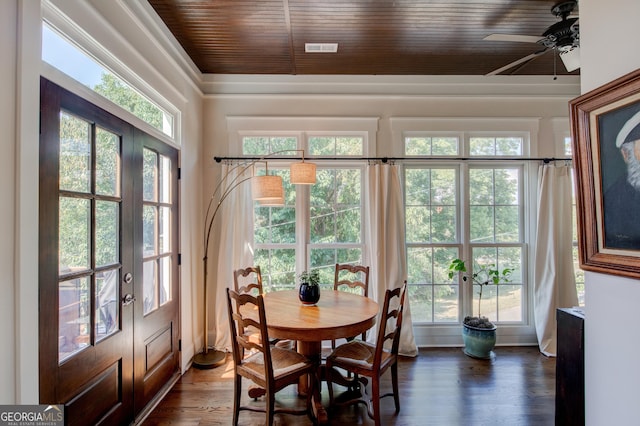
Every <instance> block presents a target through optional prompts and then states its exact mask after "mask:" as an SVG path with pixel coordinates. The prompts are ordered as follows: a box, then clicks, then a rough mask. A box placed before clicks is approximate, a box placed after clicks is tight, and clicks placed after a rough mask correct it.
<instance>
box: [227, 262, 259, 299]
mask: <svg viewBox="0 0 640 426" xmlns="http://www.w3.org/2000/svg"><path fill="white" fill-rule="evenodd" d="M251 274H253V277H252V278H251V279H250V280H251V282H249V283H246V284H245V283H244V282H243V283H241V282H240V281H241V278H240V277H243V278H247V277H248V276H250V275H251ZM233 289H234V290H235V291H236V292H238V293H240V294H253V295H254V296H257V295H259V294H264V290H263V288H262V272H261V271H260V266H257V265H256V266H248V267H246V268H241V269H236V270H235V271H233Z"/></svg>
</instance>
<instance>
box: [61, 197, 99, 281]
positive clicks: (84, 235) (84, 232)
mask: <svg viewBox="0 0 640 426" xmlns="http://www.w3.org/2000/svg"><path fill="white" fill-rule="evenodd" d="M59 209H60V212H59V228H60V233H59V237H58V238H59V240H58V247H59V248H58V250H59V263H58V268H59V272H60V274H61V275H65V274H69V273H71V272H77V271H81V270H84V269H88V268H89V248H90V244H89V236H90V235H91V232H90V231H91V216H90V203H89V200H87V199H83V198H69V197H60V206H59Z"/></svg>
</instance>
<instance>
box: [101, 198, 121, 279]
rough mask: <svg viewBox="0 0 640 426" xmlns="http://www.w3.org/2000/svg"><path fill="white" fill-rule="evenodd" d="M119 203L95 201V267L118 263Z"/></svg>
mask: <svg viewBox="0 0 640 426" xmlns="http://www.w3.org/2000/svg"><path fill="white" fill-rule="evenodd" d="M118 207H119V203H117V202H113V201H99V200H98V201H96V242H95V244H96V248H95V250H96V253H95V256H96V267H100V266H106V265H113V264H114V263H117V262H118V259H119V258H120V256H119V247H120V239H119V235H120V232H119V230H120V227H119V224H120V214H119V209H118Z"/></svg>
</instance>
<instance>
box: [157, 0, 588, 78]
mask: <svg viewBox="0 0 640 426" xmlns="http://www.w3.org/2000/svg"><path fill="white" fill-rule="evenodd" d="M148 1H149V3H150V4H151V6H152V7H153V9H154V10H155V11H156V12H157V13H158V15H159V16H160V18H161V19H162V20H163V21H164V22H165V24H166V25H167V27H168V28H169V30H170V31H171V32H172V33H173V35H174V36H175V38H176V39H177V40H178V42H179V43H180V44H181V45H182V47H183V48H184V50H185V51H186V52H187V54H188V55H189V56H190V57H191V59H192V60H193V62H194V63H195V64H196V66H197V67H198V68H199V69H200V71H201V72H203V73H211V74H330V75H332V74H348V75H376V74H377V75H485V74H487V73H489V72H491V71H493V70H495V69H497V68H500V67H502V66H504V65H507V64H509V63H511V62H513V61H515V60H517V59H520V58H522V57H524V56H527V55H529V54H532V53H535V52H538V51H540V50H542V49H544V47H543V46H541V45H539V44H536V43H520V42H513V41H487V40H483V38H484V37H485V36H487V35H489V34H492V33H506V34H522V35H529V36H541V35H542V34H543V33H544V31H545V30H546V29H547V28H548V27H549V26H551V25H552V24H554V23H556V22H558V20H559V18H557V17H556V16H554V15H553V14H552V13H551V8H552V7H553V6H554V5H555V4H556V3H557V2H558V0H450V1H449V0H422V1H419V0H413V1H411V0H351V1H338V0H335V1H333V0H148ZM577 12H578V11H577V9H576V10H575V11H574V12H573V15H577ZM305 43H338V52H337V53H335V54H331V53H305ZM554 62H555V64H554ZM554 65H555V69H556V72H557V75H567V74H578V73H579V69H578V70H576V71H574V72H572V73H568V72H567V71H566V69H565V68H564V66H563V64H562V61H561V60H560V59H559V58H558V56H557V53H556V52H555V51H554V50H550V51H548V52H547V53H545V54H543V55H540V56H538V57H536V58H535V59H533V60H531V61H529V62H526V63H525V64H523V65H522V66H520V67H514V68H512V69H509V70H507V71H505V72H504V73H503V74H513V75H553V74H554Z"/></svg>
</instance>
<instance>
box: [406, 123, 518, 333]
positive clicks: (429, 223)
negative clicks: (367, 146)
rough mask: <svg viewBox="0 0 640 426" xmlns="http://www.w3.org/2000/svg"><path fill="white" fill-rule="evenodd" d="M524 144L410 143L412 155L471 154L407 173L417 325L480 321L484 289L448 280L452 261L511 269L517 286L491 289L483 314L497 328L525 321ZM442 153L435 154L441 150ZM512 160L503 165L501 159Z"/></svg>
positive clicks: (484, 140) (420, 139)
mask: <svg viewBox="0 0 640 426" xmlns="http://www.w3.org/2000/svg"><path fill="white" fill-rule="evenodd" d="M524 144H525V139H524V137H522V136H519V135H507V136H493V135H481V136H473V135H471V136H469V135H463V136H460V137H451V136H449V137H442V136H432V135H429V134H425V135H422V136H416V135H411V136H409V137H406V138H405V150H406V155H409V153H410V154H411V155H414V156H429V157H431V158H430V160H433V157H437V155H442V156H450V155H452V154H454V153H457V152H468V153H469V157H470V158H471V159H475V158H477V159H478V160H480V159H481V158H482V157H487V156H488V157H490V158H491V159H492V160H491V161H478V162H476V161H465V160H455V159H447V158H444V157H443V159H442V161H429V162H428V164H427V163H424V164H422V163H421V162H420V161H412V162H411V164H407V165H406V167H405V173H404V182H405V220H406V245H407V268H408V285H409V287H408V288H409V296H410V298H411V305H412V309H411V313H412V317H413V320H414V322H416V323H427V324H428V323H431V324H437V323H457V322H459V321H460V320H461V319H462V316H463V315H466V314H473V315H478V305H477V302H478V299H477V298H478V290H479V289H477V288H471V286H468V285H466V284H465V285H464V286H461V285H460V283H458V281H457V279H456V280H454V281H452V280H450V279H449V278H448V276H447V267H448V265H449V263H450V262H451V260H452V259H455V258H456V257H460V258H462V259H464V260H467V261H468V262H467V264H468V265H471V264H473V263H475V264H483V263H492V264H496V265H497V266H498V268H500V269H502V268H511V269H513V270H514V273H513V274H512V277H511V282H509V283H504V284H499V285H492V286H489V287H488V288H486V289H484V293H483V296H482V306H481V314H482V315H484V316H487V317H490V318H492V319H493V320H495V321H498V322H517V323H519V322H522V321H523V319H524V306H526V291H525V286H524V278H523V277H524V274H523V272H522V271H523V268H524V265H525V259H524V253H525V241H524V236H523V235H524V232H523V223H524V218H523V215H524V209H523V201H522V194H523V175H524V166H523V164H522V163H521V162H516V161H512V160H510V158H511V157H517V156H521V155H522V153H523V151H524ZM434 147H435V149H434ZM500 156H504V157H509V159H505V161H504V162H497V161H495V157H500Z"/></svg>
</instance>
